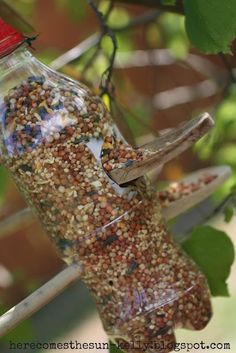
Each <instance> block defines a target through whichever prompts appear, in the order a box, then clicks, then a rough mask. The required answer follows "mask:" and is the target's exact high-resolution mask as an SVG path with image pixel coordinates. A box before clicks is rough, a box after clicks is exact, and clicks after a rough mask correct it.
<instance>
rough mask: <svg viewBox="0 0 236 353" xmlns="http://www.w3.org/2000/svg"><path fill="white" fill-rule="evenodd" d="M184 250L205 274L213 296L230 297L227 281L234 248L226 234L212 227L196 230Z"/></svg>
mask: <svg viewBox="0 0 236 353" xmlns="http://www.w3.org/2000/svg"><path fill="white" fill-rule="evenodd" d="M183 248H184V250H185V251H186V252H187V253H188V254H189V256H191V257H192V258H193V260H194V261H195V262H196V264H197V265H198V266H199V268H200V269H201V271H202V272H203V273H204V274H205V276H206V278H207V280H208V283H209V287H210V290H211V293H212V295H213V296H229V292H228V288H227V284H226V280H227V278H228V276H229V273H230V268H231V265H232V263H233V261H234V246H233V243H232V241H231V239H230V238H229V237H228V236H227V234H226V233H224V232H222V231H219V230H217V229H215V228H212V227H210V226H201V227H198V228H196V229H195V230H194V231H193V233H192V235H191V237H190V238H189V239H187V240H186V241H185V242H184V243H183Z"/></svg>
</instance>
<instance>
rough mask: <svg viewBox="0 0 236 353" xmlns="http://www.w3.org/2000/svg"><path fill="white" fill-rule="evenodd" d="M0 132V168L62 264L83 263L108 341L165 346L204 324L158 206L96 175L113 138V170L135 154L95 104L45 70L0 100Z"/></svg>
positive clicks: (200, 301) (197, 276) (200, 290)
mask: <svg viewBox="0 0 236 353" xmlns="http://www.w3.org/2000/svg"><path fill="white" fill-rule="evenodd" d="M1 125H2V131H3V133H2V136H1V141H0V143H1V146H2V147H1V149H2V154H3V160H4V162H5V165H6V166H7V167H8V168H9V169H10V170H11V172H12V174H13V177H14V178H15V181H16V183H17V185H18V186H19V188H20V189H21V190H22V192H23V193H24V195H25V197H26V199H27V201H28V203H29V204H30V205H31V206H32V207H33V208H35V209H36V211H37V213H38V215H39V217H40V219H41V221H42V223H43V225H44V228H45V229H46V231H47V233H48V234H49V236H50V237H51V238H52V240H53V241H54V243H55V244H56V246H57V247H58V248H59V249H60V251H61V253H62V256H63V259H64V260H65V261H66V262H67V263H72V262H80V263H81V265H82V266H83V268H84V274H83V278H82V279H83V280H84V282H85V283H86V284H87V285H88V287H89V288H90V291H91V292H92V294H93V296H94V298H95V301H96V303H97V306H98V309H99V312H100V315H101V319H102V321H103V325H104V328H105V330H106V331H107V333H108V335H109V336H110V337H111V339H112V340H114V341H116V342H119V343H120V342H121V343H122V342H123V343H127V342H141V346H142V344H144V343H150V342H155V341H156V342H160V341H162V342H164V343H165V344H168V343H174V341H175V337H174V331H173V330H174V328H175V327H180V326H181V327H186V328H191V329H201V328H203V327H204V326H205V325H206V324H207V322H208V321H209V319H210V317H211V304H210V296H209V291H208V287H207V284H206V280H205V278H204V276H203V275H202V274H201V273H200V272H199V270H198V269H197V268H196V266H195V264H193V262H192V261H191V260H190V259H189V258H188V257H187V256H186V255H185V254H183V252H182V251H181V250H180V248H179V247H178V246H177V245H176V244H175V243H174V242H173V240H172V238H171V236H170V235H169V234H168V232H167V230H166V227H165V225H164V223H163V221H162V217H161V211H160V199H159V198H158V197H157V196H156V194H155V192H152V190H151V188H150V187H149V186H148V183H146V181H145V180H144V179H142V178H140V179H139V181H140V182H137V183H134V184H133V185H129V186H127V187H124V188H121V187H119V186H118V185H116V184H115V183H114V182H113V181H112V180H111V179H110V178H109V177H108V175H107V174H106V173H105V172H104V169H105V171H106V172H109V168H108V169H107V168H106V157H105V156H106V150H109V152H108V153H113V152H114V151H112V148H110V147H112V146H110V145H112V142H113V141H114V139H115V140H116V146H120V147H121V152H120V153H121V154H120V156H121V158H123V159H122V160H121V162H122V163H127V162H129V161H130V160H133V159H135V158H142V154H141V153H140V152H139V151H138V152H133V151H132V149H131V148H130V147H129V146H128V145H126V144H125V143H124V142H123V141H121V140H119V138H118V137H117V136H116V133H115V130H113V126H112V122H111V119H110V116H109V113H108V112H107V110H106V109H105V107H104V105H103V104H102V102H101V100H100V99H99V98H98V97H96V96H94V95H93V94H91V93H90V92H89V91H88V89H87V88H85V87H83V86H81V85H79V84H76V85H75V84H74V83H73V82H72V81H70V80H67V79H66V78H63V77H61V78H60V79H59V78H58V76H57V75H56V74H55V76H54V75H53V73H50V74H47V75H46V76H31V77H28V78H27V79H26V80H25V81H24V82H22V83H21V84H20V85H18V86H16V87H14V88H12V89H11V90H10V92H9V93H8V95H7V96H6V97H5V99H4V106H2V107H1ZM109 144H110V145H109ZM124 146H125V147H124ZM98 151H102V156H101V155H100V153H98ZM104 151H105V152H104ZM114 153H116V152H114ZM117 157H118V156H116V155H115V154H113V158H114V159H116V158H117ZM101 158H105V160H103V162H102V161H101ZM102 163H103V165H102ZM108 165H109V164H108ZM124 350H125V351H127V352H133V353H135V352H138V351H140V350H138V349H137V348H133V349H130V350H128V349H127V350H126V349H125V348H124ZM171 350H172V349H171V348H170V347H169V348H165V349H164V350H161V351H160V352H164V353H165V352H169V351H171ZM154 351H155V352H157V351H158V350H157V349H152V348H147V349H146V350H145V352H154Z"/></svg>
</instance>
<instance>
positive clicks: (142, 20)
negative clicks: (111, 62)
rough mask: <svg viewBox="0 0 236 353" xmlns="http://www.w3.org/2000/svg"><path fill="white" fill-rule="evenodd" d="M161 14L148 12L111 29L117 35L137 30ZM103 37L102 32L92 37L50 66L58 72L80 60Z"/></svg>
mask: <svg viewBox="0 0 236 353" xmlns="http://www.w3.org/2000/svg"><path fill="white" fill-rule="evenodd" d="M159 14H160V12H159V11H148V12H147V13H144V14H143V15H141V16H137V17H135V18H134V19H132V20H131V21H130V22H129V23H128V24H126V25H124V26H115V27H111V29H112V31H113V32H117V33H119V32H123V31H127V30H130V29H132V28H135V27H136V26H140V25H145V24H147V23H150V22H152V21H155V19H156V18H157V17H158V16H159ZM101 35H102V33H101V32H97V33H95V34H93V35H91V36H90V37H88V38H87V39H85V40H84V41H83V42H81V43H79V44H78V45H76V46H75V47H73V48H71V49H70V50H68V51H67V52H65V53H64V54H63V55H61V56H59V57H58V58H57V59H55V60H54V61H52V62H51V64H50V66H51V67H52V68H53V69H54V70H58V69H60V68H62V67H63V66H65V65H67V64H68V63H70V62H72V61H74V60H76V59H79V58H80V57H81V56H82V55H83V54H84V53H85V52H87V51H88V50H90V49H91V48H93V47H95V46H98V44H99V42H100V41H101Z"/></svg>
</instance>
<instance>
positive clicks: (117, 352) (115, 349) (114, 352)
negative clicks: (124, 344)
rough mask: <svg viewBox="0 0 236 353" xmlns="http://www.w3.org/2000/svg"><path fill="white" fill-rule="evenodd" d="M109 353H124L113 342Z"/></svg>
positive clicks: (110, 344)
mask: <svg viewBox="0 0 236 353" xmlns="http://www.w3.org/2000/svg"><path fill="white" fill-rule="evenodd" d="M109 347H110V349H109V352H110V353H123V351H121V350H120V349H119V348H118V347H117V346H116V345H115V344H114V343H113V342H111V341H110V342H109Z"/></svg>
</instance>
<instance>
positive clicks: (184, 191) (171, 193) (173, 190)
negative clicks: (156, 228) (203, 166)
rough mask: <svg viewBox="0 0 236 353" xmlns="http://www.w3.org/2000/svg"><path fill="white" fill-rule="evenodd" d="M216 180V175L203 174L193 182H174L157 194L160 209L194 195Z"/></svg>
mask: <svg viewBox="0 0 236 353" xmlns="http://www.w3.org/2000/svg"><path fill="white" fill-rule="evenodd" d="M216 178H217V175H216V174H209V173H206V174H203V175H201V176H199V178H198V180H196V181H195V182H194V181H193V182H184V181H183V182H176V183H173V184H171V185H170V186H169V187H168V188H167V189H166V190H163V191H160V192H159V193H158V196H159V200H160V203H161V206H162V207H168V206H169V205H170V204H171V203H172V202H175V201H177V200H180V199H183V198H184V197H186V196H189V195H191V194H194V193H195V192H196V191H199V190H201V189H202V188H204V187H205V186H206V185H208V184H210V183H211V182H212V181H214V180H215V179H216Z"/></svg>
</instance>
